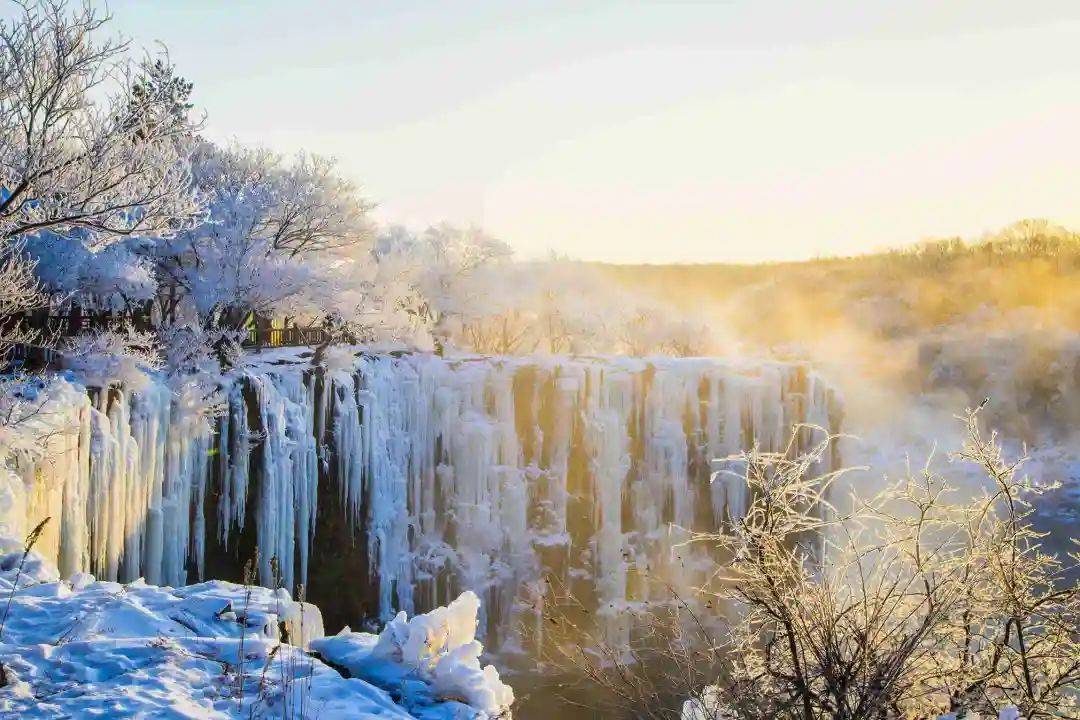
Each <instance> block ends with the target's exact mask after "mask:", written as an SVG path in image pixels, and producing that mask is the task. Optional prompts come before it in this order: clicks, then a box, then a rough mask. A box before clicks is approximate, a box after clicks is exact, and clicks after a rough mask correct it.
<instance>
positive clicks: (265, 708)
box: [0, 541, 512, 720]
mask: <svg viewBox="0 0 1080 720" xmlns="http://www.w3.org/2000/svg"><path fill="white" fill-rule="evenodd" d="M2 542H3V545H2V546H0V550H3V551H11V552H7V554H4V555H0V617H2V615H3V614H4V609H3V608H4V607H5V606H6V605H7V604H8V598H9V596H10V597H12V600H11V603H10V611H9V612H7V613H6V615H7V617H6V623H5V625H4V627H3V635H2V641H0V664H2V665H3V669H4V674H5V676H6V677H5V678H4V682H3V683H2V684H3V687H0V718H15V717H20V718H82V717H102V716H104V717H110V718H124V717H155V718H157V717H163V718H249V719H250V718H261V717H287V718H316V717H318V718H323V719H324V720H330V719H337V718H356V719H368V718H380V719H385V720H394V719H399V720H407V719H408V718H411V717H413V715H411V714H410V713H409V712H407V711H405V710H404V709H402V708H401V707H399V706H398V705H396V704H395V703H394V701H393V699H391V696H390V694H388V693H387V692H385V691H384V690H382V689H379V688H377V687H375V686H373V685H371V684H369V683H368V682H365V681H364V680H361V679H351V678H346V677H343V676H342V674H341V673H339V672H338V670H336V669H334V668H332V667H330V666H328V665H327V664H324V663H323V662H321V661H320V660H318V659H317V658H316V657H314V656H312V655H311V654H308V653H307V652H305V651H303V650H302V649H301V648H300V647H298V646H295V645H290V644H287V643H286V642H283V640H284V639H287V638H292V639H293V640H294V641H295V642H297V643H298V644H299V645H306V644H307V643H308V642H309V641H312V640H314V639H315V638H318V637H320V636H321V635H322V622H321V618H320V616H319V613H318V611H317V609H316V608H314V606H311V605H306V604H301V603H297V602H294V601H293V600H292V599H291V598H290V597H289V595H288V593H287V592H285V591H283V590H277V591H272V590H268V589H266V588H260V587H251V588H246V587H244V586H241V585H235V584H232V583H225V582H218V581H212V582H206V583H200V584H198V585H191V586H187V587H181V588H175V589H173V588H168V587H155V586H151V585H147V584H146V583H145V582H143V581H142V580H138V581H136V582H133V583H128V584H126V585H125V584H120V583H115V582H102V581H97V580H95V579H94V578H93V577H91V576H89V575H78V576H75V577H73V578H71V579H70V580H67V581H60V580H59V579H58V574H57V571H56V569H55V567H53V566H51V564H49V563H48V562H47V561H45V560H43V559H42V558H41V557H40V556H38V555H36V554H35V553H31V554H30V556H29V557H28V559H27V562H26V564H25V566H24V567H23V568H22V571H21V572H20V570H19V564H20V560H21V558H22V553H21V552H20V551H19V550H21V548H17V546H16V544H15V543H12V542H11V541H2ZM17 577H18V581H17V589H16V592H15V593H14V594H13V595H12V589H13V587H15V586H16V578H17ZM474 599H475V598H474ZM463 620H464V622H466V623H467V622H468V621H469V619H468V618H464V619H463ZM471 622H472V625H473V630H474V629H475V622H476V616H475V611H474V612H473V615H472V619H471ZM469 632H471V631H469ZM353 637H355V638H356V640H357V641H359V642H361V643H370V644H376V643H377V641H378V640H377V638H376V637H375V636H361V635H354V636H353ZM468 637H469V639H471V634H470V635H469V636H468ZM381 664H382V665H383V666H384V667H383V668H382V669H381V673H382V674H383V675H396V676H397V677H399V678H406V677H411V676H413V675H415V673H414V672H413V669H410V668H408V667H404V666H401V667H396V668H395V667H393V666H394V664H395V659H394V658H392V657H389V656H385V657H384V659H383V660H382V661H381ZM491 672H494V670H493V669H492V670H491ZM496 678H497V674H496ZM427 682H428V681H427V680H425V678H423V677H417V678H416V679H415V680H414V683H417V684H419V685H421V686H423V685H425V684H426V683H427ZM500 687H505V686H501V684H500ZM506 692H507V693H509V688H506ZM424 695H425V697H427V698H429V702H428V703H427V704H426V707H425V714H424V715H423V717H429V718H446V719H451V718H453V719H456V718H462V719H465V718H477V719H480V718H485V717H488V715H487V714H485V713H483V712H481V711H480V710H479V709H477V708H473V707H469V706H468V705H465V704H462V703H460V702H449V703H446V702H442V701H441V697H442V695H441V693H440V692H439V691H438V690H437V689H435V688H432V689H431V690H429V691H427V692H426V693H424ZM509 697H510V698H512V693H510V694H509Z"/></svg>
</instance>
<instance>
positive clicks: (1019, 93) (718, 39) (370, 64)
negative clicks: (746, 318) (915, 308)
mask: <svg viewBox="0 0 1080 720" xmlns="http://www.w3.org/2000/svg"><path fill="white" fill-rule="evenodd" d="M110 11H111V12H112V13H113V15H114V16H115V20H116V26H117V27H118V28H120V29H121V30H122V31H123V32H124V33H125V34H126V35H128V36H135V37H136V39H137V40H138V41H139V42H140V43H141V44H143V45H147V46H150V45H152V40H155V39H156V40H159V41H161V42H163V43H165V44H166V45H167V46H168V48H169V50H170V53H171V56H172V59H173V61H174V62H175V63H176V65H177V69H178V71H179V72H180V73H181V74H183V75H184V76H185V77H187V78H188V79H190V80H192V81H193V82H194V83H195V94H194V100H195V102H196V105H197V106H198V107H199V108H201V109H205V111H206V113H207V128H206V132H207V135H208V136H209V137H211V138H212V139H215V140H223V139H229V138H236V139H238V140H241V141H243V142H245V143H255V144H263V145H268V146H270V147H273V148H275V149H277V150H281V151H283V152H292V151H295V150H296V149H299V148H301V147H303V148H307V149H310V150H312V151H314V152H318V153H321V154H326V155H332V156H335V157H337V158H338V159H339V160H340V162H341V165H342V169H343V172H344V173H345V174H347V175H348V176H349V177H350V178H352V179H354V180H355V181H357V182H358V183H360V184H361V185H362V186H363V187H364V189H365V191H366V192H367V193H368V195H369V196H370V197H371V198H372V199H373V200H374V201H376V202H377V203H378V204H379V209H378V213H377V215H378V217H379V219H380V220H382V221H385V222H394V223H399V222H400V223H405V224H407V225H409V226H412V227H423V226H426V225H427V224H430V223H436V222H440V221H444V220H445V221H450V222H454V223H459V224H470V223H475V224H478V225H481V226H483V227H485V228H486V229H488V230H489V231H490V232H492V233H493V234H495V235H497V236H499V237H501V238H503V239H505V240H507V241H508V242H510V243H511V244H512V245H513V246H514V247H515V248H516V249H517V250H518V252H519V253H520V254H521V255H523V256H525V257H536V256H543V255H545V254H547V253H549V252H551V251H553V252H555V253H558V254H562V255H568V256H570V257H574V258H581V259H589V260H605V261H613V262H651V263H659V262H709V261H757V260H775V259H798V258H807V257H812V256H816V255H830V254H849V253H858V252H863V251H868V250H872V249H875V248H881V247H884V246H892V245H900V244H906V243H910V242H913V241H916V240H919V239H921V238H924V237H928V236H943V235H954V234H959V235H963V236H975V235H978V234H980V233H982V232H983V231H985V230H989V229H991V228H995V227H998V226H1001V225H1003V224H1005V223H1008V222H1010V221H1012V220H1014V219H1016V218H1019V217H1029V216H1039V217H1049V218H1051V219H1053V220H1055V221H1058V222H1062V223H1065V224H1074V225H1075V224H1077V223H1080V209H1078V205H1077V190H1076V185H1075V174H1076V168H1077V167H1078V166H1080V135H1078V133H1077V132H1076V128H1077V127H1080V94H1078V93H1077V90H1078V88H1080V53H1077V52H1076V48H1077V46H1078V44H1080V5H1077V4H1075V3H1065V2H1045V3H1037V4H1032V3H1013V2H953V3H926V2H918V3H905V4H902V5H900V4H891V3H882V2H868V3H854V2H850V3H849V2H829V3H815V4H809V3H807V4H802V3H799V4H795V3H739V2H732V3H681V4H670V3H653V4H649V3H612V2H591V3H534V2H529V3H497V2H491V3H475V2H472V3H454V4H450V3H417V2H404V3H388V2H387V3H383V2H378V3H375V2H370V3H359V2H346V1H345V0H339V1H334V2H312V3H306V4H296V3H286V2H230V3H220V2H209V1H207V0H197V1H190V0H185V1H183V2H181V1H179V0H169V1H164V0H163V1H160V2H154V3H147V2H134V1H133V0H123V1H116V2H113V3H111V4H110Z"/></svg>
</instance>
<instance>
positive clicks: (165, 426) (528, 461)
mask: <svg viewBox="0 0 1080 720" xmlns="http://www.w3.org/2000/svg"><path fill="white" fill-rule="evenodd" d="M276 359H277V362H276V363H273V362H269V361H268V360H269V358H264V360H263V361H262V362H261V363H260V365H258V366H257V367H254V368H251V369H248V370H246V371H242V372H239V371H238V372H234V373H232V374H231V375H229V376H226V377H225V378H224V379H223V383H224V389H223V396H224V398H225V399H226V402H225V405H226V411H225V412H224V413H223V415H222V416H221V417H220V418H218V419H217V421H216V426H214V425H213V424H212V423H207V422H205V421H202V422H199V421H195V420H192V419H191V418H189V417H188V416H187V414H186V413H185V412H184V403H183V401H182V399H181V398H177V397H176V395H175V394H174V393H171V392H170V391H169V390H168V389H167V388H166V386H165V385H163V384H160V383H150V384H149V385H148V386H147V387H144V388H140V389H138V390H134V391H125V390H122V389H121V390H117V389H113V390H111V391H105V392H102V391H94V392H91V393H90V395H89V396H88V395H87V393H85V392H82V391H81V389H79V388H78V387H77V386H76V385H71V384H68V383H67V382H66V381H62V380H58V381H57V383H58V384H59V385H60V386H62V387H61V391H62V392H61V393H60V395H62V397H57V398H56V400H55V401H54V404H55V405H56V408H57V409H56V413H55V418H54V419H53V421H55V422H56V423H57V427H60V426H63V431H62V432H57V433H54V434H52V435H50V437H49V439H48V443H49V444H50V446H49V450H50V452H49V453H47V456H46V457H45V458H39V457H24V458H22V459H21V460H18V461H17V462H14V463H9V464H11V465H12V468H13V470H14V472H15V474H13V475H11V479H10V480H9V483H11V482H16V483H18V482H19V481H21V485H22V487H21V488H16V489H17V490H18V492H17V493H15V495H17V496H18V498H20V499H19V502H20V503H22V504H23V505H24V506H25V512H24V513H23V517H25V519H26V524H27V525H29V526H32V524H33V523H34V522H36V520H37V519H38V518H42V517H45V516H51V517H52V518H53V522H52V523H51V527H50V532H49V533H48V534H47V535H46V540H45V542H44V545H43V547H42V548H41V549H42V550H43V551H44V553H45V554H47V555H51V556H52V557H53V559H55V560H56V561H57V563H58V565H59V567H60V568H61V570H62V572H64V573H66V574H71V573H75V572H79V571H83V570H88V571H92V572H94V573H95V574H97V575H98V576H100V577H102V578H103V579H119V580H124V581H128V580H134V579H136V578H138V577H140V576H144V577H146V579H147V580H148V581H149V582H152V583H163V584H173V585H178V584H184V583H186V582H189V581H192V580H195V579H198V578H200V577H204V576H214V577H228V576H230V575H231V576H233V577H231V578H230V579H237V577H236V576H237V575H238V573H239V568H240V567H242V566H243V563H244V562H245V561H246V560H247V559H248V558H250V557H251V556H252V555H254V551H255V549H256V548H257V549H258V555H259V565H258V567H259V574H260V581H261V582H263V583H271V582H273V581H274V578H272V577H271V576H272V574H273V569H272V567H271V560H272V559H273V558H276V559H277V561H278V562H277V565H278V566H279V567H280V570H279V581H280V582H281V583H282V584H283V585H285V586H286V587H288V588H289V589H290V590H292V589H294V588H295V586H296V585H298V584H305V585H306V586H307V589H308V597H309V598H311V599H313V600H314V601H316V602H317V603H319V604H320V605H321V606H322V607H323V609H324V612H326V613H327V614H328V616H330V619H331V620H334V619H336V620H338V621H340V622H351V623H353V624H356V623H359V622H360V621H362V620H363V619H364V617H368V618H373V617H379V618H382V619H388V618H390V617H392V616H393V614H394V613H395V612H396V611H397V610H405V611H406V612H408V613H409V614H410V615H412V614H413V613H416V612H423V611H426V610H429V609H431V608H433V607H436V606H438V605H444V604H446V603H447V602H449V601H450V600H452V599H453V598H455V597H457V596H458V594H460V593H461V592H462V591H464V590H472V591H474V592H476V593H477V594H478V595H479V596H480V597H481V598H482V599H483V608H484V613H485V615H486V616H485V617H484V618H482V620H481V627H482V629H483V630H484V631H485V632H486V633H487V634H488V636H489V638H490V641H489V642H503V643H505V644H506V645H512V643H513V639H512V638H513V635H514V634H513V633H512V632H511V630H512V629H513V628H515V627H517V625H518V624H520V623H522V622H528V621H529V620H530V618H532V617H538V616H539V613H538V610H537V608H536V603H537V598H538V597H539V596H540V595H541V594H542V593H541V587H540V583H541V582H542V580H543V578H544V577H545V576H547V575H548V574H555V575H556V576H557V577H559V578H560V579H561V580H562V581H563V582H565V583H566V584H567V585H568V586H569V587H572V588H573V589H574V590H575V592H576V593H577V594H578V595H579V596H580V597H585V598H589V599H590V601H591V602H592V603H593V604H594V605H595V607H596V608H597V609H598V611H599V612H598V617H600V618H601V619H603V618H604V617H605V616H607V617H612V616H615V615H617V614H618V613H619V612H620V611H621V610H622V609H624V608H625V607H626V606H627V604H629V603H634V602H638V601H641V600H644V599H647V597H645V596H646V595H647V594H648V589H647V588H645V587H644V586H643V585H642V584H641V582H640V580H639V579H638V578H639V575H640V573H635V572H633V570H634V569H635V568H637V569H641V568H645V567H648V569H649V572H650V573H652V574H655V575H658V576H660V577H662V578H664V580H665V582H670V583H672V584H673V585H675V584H681V583H691V582H695V581H696V580H700V578H701V577H703V576H704V575H703V574H704V573H706V572H707V571H708V567H709V564H710V562H711V559H710V558H709V557H708V556H707V554H706V553H705V551H704V550H702V551H698V550H697V549H695V548H694V546H686V545H683V541H684V540H686V539H687V537H688V534H689V532H690V530H691V529H716V528H718V527H721V526H722V525H723V523H724V522H725V521H727V520H730V519H731V518H733V517H737V516H739V515H740V514H741V513H742V512H744V509H745V507H746V505H747V503H748V498H747V494H746V491H745V488H744V487H742V486H741V484H740V483H739V482H737V481H733V480H731V479H727V478H723V477H721V478H720V479H718V480H717V481H716V482H714V483H711V482H710V479H709V478H710V460H711V459H713V458H719V457H724V456H726V455H729V454H732V453H735V452H737V451H739V450H740V449H743V448H748V447H751V446H753V445H755V444H756V445H757V446H759V447H760V448H762V449H765V450H778V449H781V448H783V447H784V446H785V444H786V443H787V441H788V438H789V433H790V428H791V426H792V425H793V424H796V423H810V424H814V425H819V426H822V427H824V428H828V429H830V430H832V431H837V430H838V429H839V425H840V422H841V418H840V415H841V409H840V404H839V402H838V400H837V399H836V397H835V396H834V393H833V392H832V390H831V389H830V388H829V387H828V386H827V385H826V384H825V383H823V382H822V381H821V380H820V379H819V378H818V377H817V376H816V375H815V374H814V373H813V372H812V371H811V370H810V369H809V368H808V367H807V366H805V365H802V364H797V363H795V364H787V363H763V364H761V363H759V364H749V363H740V362H728V361H723V360H713V359H650V360H643V359H632V358H559V357H552V358H484V357H466V358H457V359H444V358H440V357H435V356H431V355H424V354H401V355H379V354H366V353H363V352H357V353H356V354H355V356H351V355H347V358H346V360H347V361H346V362H335V363H334V364H333V367H332V368H325V369H324V368H319V369H313V368H312V367H311V365H310V360H308V359H304V358H302V357H300V354H298V353H292V354H291V355H290V354H288V353H280V355H279V356H278V357H277V358H276ZM833 462H835V459H834V460H833ZM9 474H10V473H9ZM12 487H14V486H12ZM19 493H21V495H19ZM335 615H336V616H337V617H336V618H335V617H334V616H335Z"/></svg>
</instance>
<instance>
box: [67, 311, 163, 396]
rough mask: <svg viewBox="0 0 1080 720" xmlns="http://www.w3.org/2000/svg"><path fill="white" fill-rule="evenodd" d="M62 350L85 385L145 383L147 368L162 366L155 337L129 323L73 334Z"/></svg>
mask: <svg viewBox="0 0 1080 720" xmlns="http://www.w3.org/2000/svg"><path fill="white" fill-rule="evenodd" d="M61 350H62V352H63V354H64V364H65V365H66V366H67V367H68V368H69V369H70V370H72V371H74V372H75V373H76V374H77V375H78V376H79V378H80V379H81V380H82V381H83V382H84V383H85V384H86V385H88V386H90V387H97V388H102V389H107V388H110V387H121V386H122V387H124V388H126V389H129V390H136V389H139V388H141V387H145V386H146V384H147V382H148V377H147V371H154V370H160V369H161V368H162V367H164V362H163V360H162V356H161V346H160V344H159V342H158V339H157V337H156V336H155V335H154V334H153V333H150V332H142V331H139V330H135V329H134V328H132V327H131V326H126V327H124V328H123V329H120V330H98V331H91V332H87V333H83V334H81V335H76V336H75V337H73V338H68V339H67V340H65V341H64V342H63V343H62V344H61Z"/></svg>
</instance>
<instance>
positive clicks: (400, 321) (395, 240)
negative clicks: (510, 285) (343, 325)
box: [342, 224, 511, 348]
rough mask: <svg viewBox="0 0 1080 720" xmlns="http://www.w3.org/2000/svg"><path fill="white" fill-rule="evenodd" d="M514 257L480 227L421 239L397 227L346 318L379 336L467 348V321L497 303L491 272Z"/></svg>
mask: <svg viewBox="0 0 1080 720" xmlns="http://www.w3.org/2000/svg"><path fill="white" fill-rule="evenodd" d="M510 256H511V250H510V248H509V246H508V245H506V244H505V243H503V242H501V241H499V240H497V239H495V238H493V237H491V236H490V235H488V234H486V233H485V232H483V231H482V230H480V229H478V228H468V229H461V228H457V227H454V226H452V225H448V224H442V225H438V226H433V227H430V228H428V229H427V230H426V231H425V232H424V233H422V234H420V235H417V234H415V233H413V232H410V231H409V230H408V229H406V228H404V227H400V226H394V227H391V228H389V229H388V230H387V231H386V232H384V233H382V234H381V235H380V236H379V237H378V238H377V239H376V241H375V243H374V246H373V248H372V252H371V257H372V260H373V261H374V265H373V266H371V268H370V270H367V271H366V275H365V277H364V278H363V279H362V281H361V282H360V283H358V284H354V285H353V287H354V290H353V292H352V293H349V294H348V295H347V296H345V297H343V298H342V300H343V305H342V311H343V314H344V315H345V317H346V318H349V319H351V320H352V321H354V322H356V323H357V324H358V325H360V326H361V327H364V328H366V329H368V330H370V331H371V332H373V333H375V334H376V335H383V334H390V335H391V336H397V338H396V339H399V338H402V337H409V338H412V339H414V340H418V339H420V338H422V337H426V338H429V339H430V340H431V341H432V343H433V345H434V346H435V347H437V348H442V347H445V346H447V345H456V344H460V342H459V341H460V339H461V337H462V328H463V325H464V323H465V322H466V321H467V320H468V319H470V318H473V317H476V316H477V315H478V314H480V313H482V312H483V308H484V307H490V306H491V305H492V304H494V303H496V302H497V298H495V297H493V296H492V295H491V294H489V293H488V292H486V288H485V283H484V282H483V281H482V278H483V277H485V276H484V273H485V272H486V270H487V269H488V268H489V267H492V266H495V265H499V266H500V267H502V266H503V264H504V263H505V261H508V260H509V258H510ZM354 274H355V272H354ZM355 288H358V289H359V292H357V290H356V289H355Z"/></svg>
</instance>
